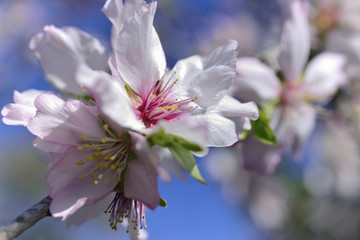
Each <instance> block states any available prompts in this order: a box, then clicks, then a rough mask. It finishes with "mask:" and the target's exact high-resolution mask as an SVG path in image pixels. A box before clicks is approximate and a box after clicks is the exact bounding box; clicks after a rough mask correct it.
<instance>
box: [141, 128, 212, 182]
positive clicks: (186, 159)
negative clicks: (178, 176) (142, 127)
mask: <svg viewBox="0 0 360 240" xmlns="http://www.w3.org/2000/svg"><path fill="white" fill-rule="evenodd" d="M147 140H148V142H149V144H150V146H154V145H159V146H161V147H166V148H168V149H169V150H170V152H171V153H172V155H173V156H174V157H175V159H176V160H177V161H178V162H179V163H180V165H181V166H182V167H183V168H185V169H186V170H187V171H188V172H189V173H190V175H191V176H192V177H194V178H195V179H196V180H197V181H199V182H201V183H204V184H206V182H205V180H204V179H203V177H202V176H201V174H200V171H199V168H198V166H197V164H196V160H195V158H194V156H193V154H192V153H191V152H199V151H202V148H201V147H200V146H199V145H197V144H195V143H192V142H189V141H187V140H185V139H184V138H181V137H179V136H176V135H173V134H168V133H165V132H164V131H163V130H160V131H158V132H156V133H154V134H152V135H150V136H148V137H147Z"/></svg>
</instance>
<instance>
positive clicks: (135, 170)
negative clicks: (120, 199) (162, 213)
mask: <svg viewBox="0 0 360 240" xmlns="http://www.w3.org/2000/svg"><path fill="white" fill-rule="evenodd" d="M129 134H130V135H131V140H132V147H133V150H134V152H135V153H136V159H133V160H130V161H129V162H128V163H127V169H126V173H125V183H124V195H125V197H127V198H129V199H134V200H137V201H139V202H141V203H144V204H145V205H146V206H147V207H149V208H151V209H155V208H156V207H157V206H158V205H159V202H160V195H159V190H158V187H157V175H158V174H157V170H156V167H155V164H156V163H158V162H159V161H160V157H159V155H158V154H157V153H156V152H155V151H154V150H153V149H151V148H150V146H149V144H148V142H147V140H146V138H145V137H144V136H142V135H140V134H138V133H135V132H129Z"/></svg>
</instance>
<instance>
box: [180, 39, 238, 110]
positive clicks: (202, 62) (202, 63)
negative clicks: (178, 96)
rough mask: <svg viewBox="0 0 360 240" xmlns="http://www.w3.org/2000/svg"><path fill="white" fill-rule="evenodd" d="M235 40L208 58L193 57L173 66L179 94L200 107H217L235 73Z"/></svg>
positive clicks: (216, 50)
mask: <svg viewBox="0 0 360 240" xmlns="http://www.w3.org/2000/svg"><path fill="white" fill-rule="evenodd" d="M236 47H237V42H236V41H233V40H232V41H228V42H227V43H226V44H224V45H223V46H221V47H219V48H217V49H215V50H214V51H213V52H212V53H211V54H210V55H209V56H207V57H200V56H192V57H189V58H186V59H183V60H180V61H178V62H177V63H176V65H175V67H174V69H173V71H176V74H177V77H178V78H179V82H178V83H177V85H176V87H177V90H179V91H180V92H181V93H182V94H186V95H187V97H190V98H194V97H195V96H198V97H197V99H196V100H195V103H197V104H198V105H199V106H200V107H201V108H203V109H206V108H208V107H211V106H214V105H216V104H217V103H218V102H219V101H220V100H221V99H222V98H223V97H224V96H225V95H226V93H227V92H228V90H229V88H230V86H231V84H232V81H233V79H234V78H235V74H236V55H237V53H236Z"/></svg>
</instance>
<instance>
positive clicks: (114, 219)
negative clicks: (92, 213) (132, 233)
mask: <svg viewBox="0 0 360 240" xmlns="http://www.w3.org/2000/svg"><path fill="white" fill-rule="evenodd" d="M105 213H109V214H110V217H109V223H110V227H111V228H112V229H114V230H117V224H118V223H122V222H123V221H124V220H125V219H128V222H129V225H128V228H127V230H126V232H127V233H128V232H129V229H130V227H133V229H134V230H136V231H137V232H138V234H139V230H140V229H143V228H145V229H146V228H147V226H146V220H145V209H144V204H142V203H141V202H139V201H136V200H132V199H129V198H126V197H125V196H124V193H123V192H117V193H116V194H115V197H114V199H113V200H112V202H111V203H110V205H109V207H108V208H107V209H106V210H105Z"/></svg>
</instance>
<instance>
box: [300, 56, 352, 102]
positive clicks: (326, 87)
mask: <svg viewBox="0 0 360 240" xmlns="http://www.w3.org/2000/svg"><path fill="white" fill-rule="evenodd" d="M345 62H346V59H345V56H343V55H341V54H337V53H330V52H325V53H321V54H319V55H317V56H316V57H315V58H314V59H313V60H311V62H310V63H309V65H308V67H307V69H306V72H305V76H304V80H303V84H304V86H305V88H306V90H307V93H308V97H309V98H310V100H314V101H317V102H322V103H327V102H328V101H329V100H330V99H331V97H332V96H333V95H334V94H335V93H336V91H337V90H338V89H339V87H341V86H342V85H343V84H344V83H345V82H346V74H345V72H344V65H345Z"/></svg>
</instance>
